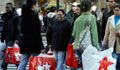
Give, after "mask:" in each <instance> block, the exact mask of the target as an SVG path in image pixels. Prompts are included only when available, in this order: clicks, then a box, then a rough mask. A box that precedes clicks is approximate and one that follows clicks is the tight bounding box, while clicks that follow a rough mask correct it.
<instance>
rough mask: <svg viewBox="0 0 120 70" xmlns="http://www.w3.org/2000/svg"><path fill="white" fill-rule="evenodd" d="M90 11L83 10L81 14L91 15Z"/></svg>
mask: <svg viewBox="0 0 120 70" xmlns="http://www.w3.org/2000/svg"><path fill="white" fill-rule="evenodd" d="M90 14H91V13H90V12H83V13H82V14H81V15H90Z"/></svg>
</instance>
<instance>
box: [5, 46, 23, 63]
mask: <svg viewBox="0 0 120 70" xmlns="http://www.w3.org/2000/svg"><path fill="white" fill-rule="evenodd" d="M19 51H20V48H19V47H8V48H7V50H6V59H5V62H6V63H10V64H19V63H20V58H21V55H20V53H19Z"/></svg>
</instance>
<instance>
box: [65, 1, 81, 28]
mask: <svg viewBox="0 0 120 70" xmlns="http://www.w3.org/2000/svg"><path fill="white" fill-rule="evenodd" d="M78 5H79V3H77V2H74V3H73V4H72V9H71V10H70V11H69V12H68V13H67V14H66V18H67V20H68V21H69V22H70V23H71V24H72V28H73V25H74V21H75V19H76V16H77V14H76V9H77V8H78Z"/></svg>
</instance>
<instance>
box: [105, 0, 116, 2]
mask: <svg viewBox="0 0 120 70" xmlns="http://www.w3.org/2000/svg"><path fill="white" fill-rule="evenodd" d="M114 1H115V2H117V0H114ZM106 2H109V0H106Z"/></svg>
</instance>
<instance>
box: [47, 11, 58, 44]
mask: <svg viewBox="0 0 120 70" xmlns="http://www.w3.org/2000/svg"><path fill="white" fill-rule="evenodd" d="M55 20H56V14H55V13H53V12H50V13H48V14H47V30H46V38H47V44H48V45H49V40H50V39H51V38H50V37H49V35H50V32H49V31H50V28H51V26H52V24H54V23H55Z"/></svg>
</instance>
